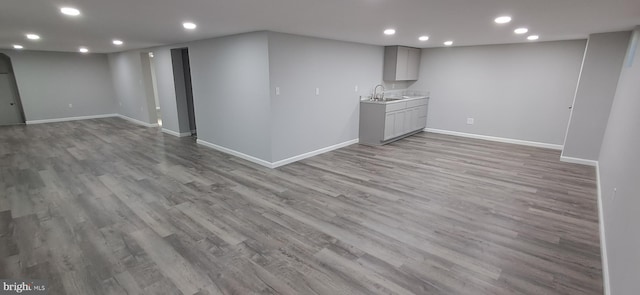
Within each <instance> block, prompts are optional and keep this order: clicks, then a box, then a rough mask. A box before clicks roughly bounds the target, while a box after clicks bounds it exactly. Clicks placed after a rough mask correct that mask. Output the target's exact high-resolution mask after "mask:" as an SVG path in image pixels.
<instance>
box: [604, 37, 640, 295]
mask: <svg viewBox="0 0 640 295" xmlns="http://www.w3.org/2000/svg"><path fill="white" fill-rule="evenodd" d="M634 39H635V40H636V42H635V43H633V42H632V46H630V47H629V49H630V50H629V52H635V56H631V57H632V58H633V60H631V58H628V59H627V61H628V64H629V66H624V67H623V68H622V74H621V75H620V80H619V82H618V87H617V90H616V94H615V98H614V101H613V105H612V107H611V114H610V116H609V122H608V125H607V128H606V132H605V134H604V140H603V143H602V148H601V151H600V158H599V166H600V180H601V186H600V189H601V192H602V209H603V213H604V218H603V220H602V222H604V227H605V233H606V246H607V256H608V262H609V276H610V279H611V294H615V295H626V294H637V293H638V284H639V279H640V251H639V249H640V232H639V231H638V228H637V227H636V226H637V225H638V224H640V214H639V213H638V210H639V208H640V197H639V196H640V195H639V193H638V192H640V181H638V180H639V176H640V153H638V151H640V131H638V127H639V126H640V99H639V98H640V83H638V79H639V77H640V42H638V41H640V27H638V28H636V30H635V31H634ZM631 49H633V50H631ZM631 62H633V63H632V65H631ZM614 189H616V192H614Z"/></svg>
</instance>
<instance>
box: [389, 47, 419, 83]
mask: <svg viewBox="0 0 640 295" xmlns="http://www.w3.org/2000/svg"><path fill="white" fill-rule="evenodd" d="M420 53H421V51H420V49H418V48H412V47H405V46H387V47H385V48H384V75H383V79H384V80H385V81H412V80H418V74H419V72H420Z"/></svg>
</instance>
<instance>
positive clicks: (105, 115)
mask: <svg viewBox="0 0 640 295" xmlns="http://www.w3.org/2000/svg"><path fill="white" fill-rule="evenodd" d="M110 117H118V114H103V115H93V116H80V117H67V118H57V119H46V120H31V121H27V122H26V123H27V125H33V124H45V123H56V122H67V121H78V120H89V119H101V118H110Z"/></svg>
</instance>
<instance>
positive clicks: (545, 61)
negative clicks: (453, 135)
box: [410, 40, 586, 145]
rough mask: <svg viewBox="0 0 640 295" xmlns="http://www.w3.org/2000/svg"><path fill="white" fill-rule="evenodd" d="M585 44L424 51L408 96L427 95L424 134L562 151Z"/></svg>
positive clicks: (538, 43)
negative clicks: (536, 145)
mask: <svg viewBox="0 0 640 295" xmlns="http://www.w3.org/2000/svg"><path fill="white" fill-rule="evenodd" d="M585 43H586V41H585V40H576V41H558V42H536V43H528V44H509V45H488V46H470V47H453V48H434V49H424V50H423V51H422V61H421V65H420V79H419V80H418V81H417V82H416V83H414V84H413V85H411V87H410V88H411V89H417V90H420V89H424V90H429V91H431V99H430V100H429V114H428V117H427V127H428V128H434V129H441V130H447V131H456V132H464V133H471V134H477V135H486V136H494V137H501V138H507V139H517V140H524V141H532V142H539V143H546V144H553V145H562V144H563V142H564V136H565V132H566V128H567V123H568V121H569V113H570V110H569V106H570V105H571V103H572V101H573V97H574V94H575V89H576V85H577V82H578V74H579V71H580V65H581V63H582V57H583V55H584V49H585ZM467 118H474V119H475V124H474V125H467V124H466V122H467Z"/></svg>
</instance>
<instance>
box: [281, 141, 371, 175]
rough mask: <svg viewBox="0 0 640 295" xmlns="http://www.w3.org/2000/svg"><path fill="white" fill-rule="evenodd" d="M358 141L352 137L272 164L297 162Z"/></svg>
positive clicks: (282, 164)
mask: <svg viewBox="0 0 640 295" xmlns="http://www.w3.org/2000/svg"><path fill="white" fill-rule="evenodd" d="M358 142H360V140H359V139H357V138H356V139H352V140H349V141H345V142H343V143H339V144H335V145H332V146H328V147H325V148H321V149H317V150H315V151H311V152H308V153H304V154H302V155H297V156H294V157H291V158H287V159H284V160H280V161H277V162H273V163H272V165H273V168H277V167H280V166H284V165H287V164H289V163H293V162H297V161H300V160H303V159H306V158H311V157H313V156H317V155H319V154H324V153H326V152H330V151H333V150H337V149H339V148H343V147H345V146H350V145H352V144H356V143H358Z"/></svg>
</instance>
